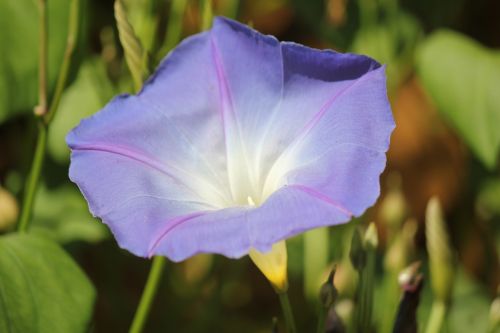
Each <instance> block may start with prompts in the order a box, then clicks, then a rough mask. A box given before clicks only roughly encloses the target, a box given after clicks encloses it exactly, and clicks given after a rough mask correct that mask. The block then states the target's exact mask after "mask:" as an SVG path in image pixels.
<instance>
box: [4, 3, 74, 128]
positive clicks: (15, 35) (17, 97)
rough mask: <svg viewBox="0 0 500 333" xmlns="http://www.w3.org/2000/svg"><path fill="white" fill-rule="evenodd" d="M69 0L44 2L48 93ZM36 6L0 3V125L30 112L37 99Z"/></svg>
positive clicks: (61, 51) (63, 36)
mask: <svg viewBox="0 0 500 333" xmlns="http://www.w3.org/2000/svg"><path fill="white" fill-rule="evenodd" d="M69 5H70V1H67V0H51V1H48V7H47V11H48V13H47V15H48V17H49V19H48V30H49V43H48V84H49V91H52V89H53V87H54V85H55V81H56V79H57V75H58V72H59V67H60V65H61V62H62V59H63V54H64V49H65V46H66V35H67V26H68V13H69ZM38 23H39V19H38V4H37V1H34V0H3V1H0V41H1V43H2V52H1V55H0V123H2V122H3V121H4V120H6V119H7V118H9V117H11V116H13V115H15V114H19V113H21V112H32V111H33V107H34V106H35V105H36V103H37V99H38V97H37V96H38Z"/></svg>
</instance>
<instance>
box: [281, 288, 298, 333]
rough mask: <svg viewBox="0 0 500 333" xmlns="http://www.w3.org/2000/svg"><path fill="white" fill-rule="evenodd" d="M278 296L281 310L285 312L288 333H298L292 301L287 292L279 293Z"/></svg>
mask: <svg viewBox="0 0 500 333" xmlns="http://www.w3.org/2000/svg"><path fill="white" fill-rule="evenodd" d="M278 296H279V299H280V304H281V309H282V310H283V317H284V318H285V326H286V331H287V333H297V329H296V328H295V320H294V318H293V312H292V306H291V305H290V300H289V299H288V293H287V292H286V291H282V292H278Z"/></svg>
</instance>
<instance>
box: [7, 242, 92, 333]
mask: <svg viewBox="0 0 500 333" xmlns="http://www.w3.org/2000/svg"><path fill="white" fill-rule="evenodd" d="M94 298H95V290H94V288H93V286H92V284H91V283H90V281H89V280H88V278H87V277H86V276H85V274H84V273H83V272H82V270H81V269H80V268H79V267H78V265H77V264H76V263H75V262H74V261H73V260H72V259H71V257H70V256H68V254H67V253H66V252H65V251H64V250H63V249H62V248H61V247H59V246H58V245H57V244H56V243H54V242H52V241H50V240H48V239H45V238H42V237H39V236H35V235H30V234H9V235H7V236H2V237H0V331H1V332H7V333H11V332H12V333H14V332H19V333H24V332H47V333H58V332H61V333H66V332H86V331H87V330H88V324H89V321H90V318H91V316H92V308H93V303H94Z"/></svg>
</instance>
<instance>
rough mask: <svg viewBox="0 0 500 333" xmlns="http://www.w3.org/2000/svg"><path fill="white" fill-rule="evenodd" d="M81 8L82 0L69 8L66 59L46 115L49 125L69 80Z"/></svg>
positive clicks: (75, 0) (76, 1) (74, 2)
mask: <svg viewBox="0 0 500 333" xmlns="http://www.w3.org/2000/svg"><path fill="white" fill-rule="evenodd" d="M79 8H80V0H72V1H71V4H70V7H69V20H68V37H67V38H66V49H65V51H64V58H63V62H62V64H61V69H60V70H59V76H58V78H57V83H56V90H55V93H54V97H53V98H52V102H51V104H50V108H49V110H48V111H47V114H45V116H44V118H45V123H46V124H49V123H50V122H51V120H52V119H53V118H54V115H55V113H56V111H57V109H58V107H59V102H60V101H61V96H62V93H63V91H64V87H65V86H66V81H67V80H68V73H69V67H70V64H71V58H72V56H73V52H74V50H75V43H76V38H77V36H78V24H79V21H78V19H79Z"/></svg>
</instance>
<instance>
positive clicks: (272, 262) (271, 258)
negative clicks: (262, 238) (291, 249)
mask: <svg viewBox="0 0 500 333" xmlns="http://www.w3.org/2000/svg"><path fill="white" fill-rule="evenodd" d="M248 255H249V256H250V259H252V261H253V263H254V264H255V265H256V266H257V268H258V269H260V271H261V272H262V274H264V276H265V277H266V278H267V279H268V280H269V282H271V284H272V285H273V287H274V288H275V289H276V291H278V292H285V291H286V290H287V289H288V278H287V252H286V243H285V241H284V240H283V241H280V242H278V243H276V244H273V246H272V248H271V251H269V252H266V253H262V252H259V251H257V250H255V249H251V250H250V252H249V253H248Z"/></svg>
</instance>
